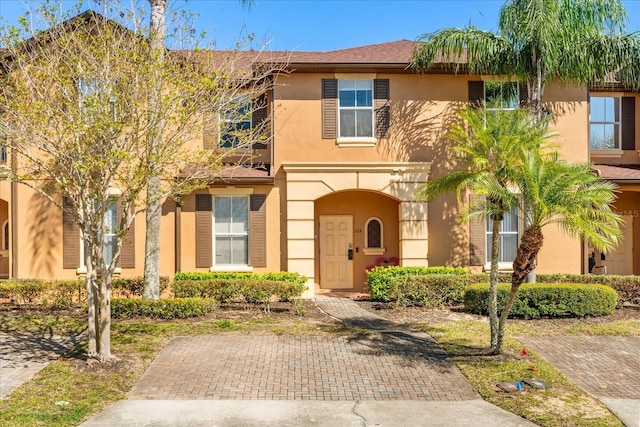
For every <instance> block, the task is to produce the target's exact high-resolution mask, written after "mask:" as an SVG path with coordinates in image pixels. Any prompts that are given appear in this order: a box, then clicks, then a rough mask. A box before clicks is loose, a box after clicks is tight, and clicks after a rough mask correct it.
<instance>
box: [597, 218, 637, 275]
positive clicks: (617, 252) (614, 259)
mask: <svg viewBox="0 0 640 427" xmlns="http://www.w3.org/2000/svg"><path fill="white" fill-rule="evenodd" d="M623 218H624V222H623V224H622V225H621V226H620V229H621V231H622V242H621V243H620V245H618V247H617V248H616V249H614V250H613V251H612V252H611V253H609V254H607V255H606V260H605V261H603V262H602V264H604V265H606V266H607V274H612V275H629V274H633V216H630V215H625V216H624V217H623Z"/></svg>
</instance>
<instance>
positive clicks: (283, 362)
mask: <svg viewBox="0 0 640 427" xmlns="http://www.w3.org/2000/svg"><path fill="white" fill-rule="evenodd" d="M318 301H319V305H320V307H321V308H323V309H324V310H325V311H327V312H330V313H331V314H332V315H333V316H334V317H338V318H341V319H343V320H345V321H346V322H348V323H352V324H356V325H359V326H361V327H364V328H367V329H368V330H367V331H365V332H362V333H355V334H353V335H350V336H247V335H230V334H229V335H216V336H200V337H179V338H175V339H173V340H171V341H170V342H169V344H168V345H167V346H166V347H165V348H164V349H163V350H162V351H161V352H160V353H159V355H158V357H157V358H156V359H155V360H154V361H153V363H152V364H151V366H150V367H149V368H148V369H147V371H146V372H145V373H144V375H143V376H142V377H141V378H140V380H139V381H138V382H137V383H136V385H135V386H134V387H133V389H132V390H131V391H130V393H129V395H128V396H129V399H174V400H175V399H268V400H399V399H407V400H470V399H478V398H479V396H478V394H476V393H475V392H474V390H473V388H472V387H471V385H470V384H469V382H468V381H467V380H466V379H465V378H464V377H463V376H462V374H461V373H460V371H459V370H458V368H457V367H456V366H455V365H454V364H453V363H452V362H449V361H448V360H447V359H446V353H445V352H444V350H443V349H442V347H440V346H439V345H438V344H437V343H436V342H435V341H434V340H433V339H432V338H431V337H430V336H428V335H427V334H424V333H420V332H414V331H409V330H407V329H405V328H404V327H402V326H401V325H397V324H394V323H392V322H388V321H385V320H384V319H382V318H379V317H377V316H375V315H371V314H369V313H365V312H364V311H362V310H359V309H358V307H357V306H356V304H355V303H353V302H351V301H350V300H348V299H344V298H343V299H337V298H325V299H320V298H319V299H318Z"/></svg>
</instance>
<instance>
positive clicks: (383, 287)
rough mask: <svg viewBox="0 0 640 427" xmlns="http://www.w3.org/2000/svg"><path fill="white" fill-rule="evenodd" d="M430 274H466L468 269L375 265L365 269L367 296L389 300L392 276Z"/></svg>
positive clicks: (376, 299) (375, 299)
mask: <svg viewBox="0 0 640 427" xmlns="http://www.w3.org/2000/svg"><path fill="white" fill-rule="evenodd" d="M430 274H438V275H466V274H468V271H467V269H466V268H462V267H376V268H373V269H371V270H369V271H367V285H368V287H369V298H370V299H371V300H373V301H389V299H390V296H389V291H390V289H391V280H392V279H393V278H395V277H401V276H418V275H422V276H424V275H430Z"/></svg>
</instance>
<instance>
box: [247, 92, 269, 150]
mask: <svg viewBox="0 0 640 427" xmlns="http://www.w3.org/2000/svg"><path fill="white" fill-rule="evenodd" d="M267 111H268V110H267V96H266V95H265V94H262V95H260V96H259V97H258V99H257V100H256V109H255V110H253V113H252V114H251V127H252V128H254V129H256V130H257V131H258V132H261V133H262V135H260V134H258V135H254V138H260V137H262V136H263V135H266V132H267V131H268V129H262V126H264V121H265V120H266V119H267ZM266 148H267V144H265V143H263V142H255V143H254V144H253V149H254V150H264V149H266Z"/></svg>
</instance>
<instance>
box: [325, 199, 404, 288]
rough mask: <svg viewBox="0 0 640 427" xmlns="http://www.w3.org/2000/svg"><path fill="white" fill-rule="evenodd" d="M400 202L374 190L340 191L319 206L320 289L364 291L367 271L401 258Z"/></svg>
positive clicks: (395, 261)
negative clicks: (376, 265) (372, 267)
mask: <svg viewBox="0 0 640 427" xmlns="http://www.w3.org/2000/svg"><path fill="white" fill-rule="evenodd" d="M399 204H400V202H399V201H398V200H397V199H394V198H392V197H390V196H387V195H384V194H381V193H375V192H371V191H357V190H355V191H353V190H352V191H340V192H336V193H331V194H329V195H327V196H324V197H321V198H319V199H318V200H316V202H315V224H316V234H317V236H318V238H317V239H316V247H315V253H316V257H315V258H316V260H318V262H317V263H316V266H315V269H316V272H315V275H316V277H317V278H318V284H319V288H320V289H321V290H336V289H346V290H356V291H361V290H363V288H364V283H365V281H366V270H367V268H368V267H371V266H373V265H375V264H376V263H378V264H385V261H386V263H387V264H389V263H395V264H397V263H398V262H399V261H398V260H399V259H400V252H399V250H400V246H399V224H400V223H399V218H398V206H399Z"/></svg>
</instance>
